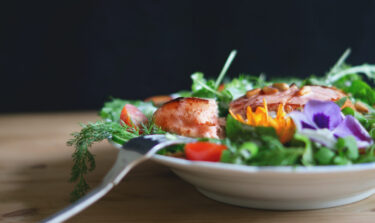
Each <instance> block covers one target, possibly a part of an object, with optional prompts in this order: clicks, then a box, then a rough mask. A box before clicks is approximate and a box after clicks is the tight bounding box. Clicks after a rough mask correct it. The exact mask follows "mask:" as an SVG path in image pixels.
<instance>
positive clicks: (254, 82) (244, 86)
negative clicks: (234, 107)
mask: <svg viewBox="0 0 375 223" xmlns="http://www.w3.org/2000/svg"><path fill="white" fill-rule="evenodd" d="M265 85H266V83H265V77H264V75H259V77H256V76H248V75H244V74H241V75H239V76H238V78H233V79H232V81H230V82H227V83H225V85H224V87H225V88H224V89H225V90H227V91H229V92H230V94H231V95H232V96H233V99H237V98H239V97H241V96H243V95H244V94H246V92H247V91H249V90H251V89H253V88H262V87H264V86H265Z"/></svg>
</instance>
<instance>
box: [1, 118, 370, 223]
mask: <svg viewBox="0 0 375 223" xmlns="http://www.w3.org/2000/svg"><path fill="white" fill-rule="evenodd" d="M96 119H97V116H96V114H95V112H79V113H78V112H77V113H55V114H16V115H0V222H37V221H39V220H41V219H43V218H45V217H47V216H49V215H51V214H52V213H54V212H56V211H58V210H59V209H61V208H63V207H64V206H66V205H68V204H69V193H70V192H71V190H72V188H73V184H71V183H69V182H68V179H69V174H70V168H71V166H72V159H71V154H72V152H73V148H70V147H67V146H66V145H65V142H66V141H67V139H69V138H70V136H69V133H71V132H72V131H77V130H79V129H80V127H79V125H78V123H79V122H88V121H95V120H96ZM92 151H93V153H94V154H95V155H96V160H97V168H96V170H95V171H94V172H92V173H91V174H90V175H89V176H88V181H89V183H90V185H91V186H92V187H94V186H95V185H97V184H98V183H99V182H100V181H101V179H102V177H103V176H104V175H105V174H106V172H107V171H108V170H109V168H110V167H111V165H112V164H113V162H114V159H115V158H116V154H117V151H116V149H114V148H113V147H112V146H111V145H109V144H108V143H106V142H104V143H100V144H97V145H95V146H94V147H93V148H92ZM68 222H194V223H197V222H225V223H228V222H314V223H316V222H319V223H321V222H340V223H344V222H375V196H372V197H370V198H368V199H366V200H363V201H360V202H357V203H354V204H350V205H346V206H342V207H337V208H329V209H322V210H314V211H262V210H255V209H248V208H241V207H236V206H231V205H227V204H222V203H219V202H216V201H213V200H210V199H208V198H206V197H204V196H202V195H201V194H199V193H198V192H197V191H196V190H195V189H194V187H193V186H191V185H190V184H188V183H186V182H184V181H182V180H181V179H179V178H178V177H177V176H175V175H174V174H173V173H172V172H171V171H169V170H168V169H167V168H166V167H163V166H161V165H158V164H156V163H153V162H152V161H149V162H146V163H144V164H142V165H140V166H139V167H137V168H135V169H134V170H132V172H131V173H130V174H129V175H128V176H127V177H126V178H125V180H124V181H123V182H121V184H120V185H119V186H118V187H116V188H115V189H113V191H111V192H110V193H109V194H108V195H107V196H105V197H104V198H103V199H101V200H100V201H98V202H97V203H96V204H94V205H93V206H91V207H89V208H88V209H86V210H85V211H83V212H82V213H80V214H78V215H77V216H75V217H73V218H72V219H71V220H69V221H68Z"/></svg>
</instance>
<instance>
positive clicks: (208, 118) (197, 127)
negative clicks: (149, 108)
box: [153, 97, 223, 138]
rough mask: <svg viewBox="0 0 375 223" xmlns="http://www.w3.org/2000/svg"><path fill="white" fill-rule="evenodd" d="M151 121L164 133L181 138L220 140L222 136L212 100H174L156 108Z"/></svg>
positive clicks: (214, 102)
mask: <svg viewBox="0 0 375 223" xmlns="http://www.w3.org/2000/svg"><path fill="white" fill-rule="evenodd" d="M153 120H154V123H155V124H156V125H157V126H159V127H160V128H161V129H163V130H164V131H167V132H171V133H175V134H179V135H183V136H188V137H208V138H220V137H221V136H222V134H223V133H222V132H223V130H222V127H221V126H220V124H219V115H218V106H217V104H216V101H215V100H214V99H203V98H193V97H191V98H176V99H174V100H172V101H169V102H166V103H165V104H163V105H162V106H161V107H160V108H158V110H156V111H155V113H154V116H153Z"/></svg>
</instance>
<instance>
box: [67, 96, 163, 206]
mask: <svg viewBox="0 0 375 223" xmlns="http://www.w3.org/2000/svg"><path fill="white" fill-rule="evenodd" d="M125 104H133V105H136V106H138V108H139V109H140V110H141V111H142V112H143V113H144V114H146V115H147V116H148V117H151V116H152V113H153V112H154V111H155V109H156V108H155V107H154V106H153V105H152V103H151V102H142V101H126V100H121V99H112V100H111V101H109V102H106V103H105V104H104V107H103V108H102V110H101V112H100V116H101V117H102V118H103V120H99V121H97V122H94V123H88V124H81V127H82V129H81V130H80V131H79V132H74V133H72V134H71V135H72V136H73V138H72V139H70V140H69V141H68V142H67V145H68V146H73V147H75V151H74V153H73V155H72V157H73V167H72V170H71V177H70V181H71V182H76V185H75V187H74V189H73V192H72V193H71V200H72V201H74V200H77V199H78V198H80V197H82V196H83V195H84V194H85V193H86V192H87V191H88V190H89V189H90V187H89V185H88V183H87V181H86V178H85V177H86V175H87V174H88V173H89V172H91V171H93V170H94V169H95V167H96V165H95V157H94V155H93V154H92V153H91V152H90V151H89V148H90V147H91V146H92V145H93V144H94V143H96V142H100V141H103V140H106V139H110V140H112V141H113V142H115V143H118V144H124V143H125V142H127V141H128V140H130V139H132V138H135V137H138V136H140V135H149V134H163V133H165V132H164V131H162V130H161V129H160V128H158V127H156V126H155V125H154V124H153V123H152V122H151V118H150V124H148V125H147V126H142V127H141V129H136V128H133V127H130V126H127V125H125V124H123V125H121V124H120V113H121V109H122V107H123V106H124V105H125Z"/></svg>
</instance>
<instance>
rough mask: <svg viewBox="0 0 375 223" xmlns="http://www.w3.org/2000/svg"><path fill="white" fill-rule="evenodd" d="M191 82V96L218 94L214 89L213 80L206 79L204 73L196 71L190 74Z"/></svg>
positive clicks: (204, 96) (211, 96) (201, 96)
mask: <svg viewBox="0 0 375 223" xmlns="http://www.w3.org/2000/svg"><path fill="white" fill-rule="evenodd" d="M191 79H192V80H193V84H192V86H191V90H192V96H193V97H200V98H215V97H216V95H218V94H220V93H219V92H218V91H217V90H216V89H215V82H214V81H213V80H208V81H207V80H206V79H205V78H204V74H203V73H201V72H197V73H194V74H192V75H191Z"/></svg>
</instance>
